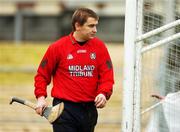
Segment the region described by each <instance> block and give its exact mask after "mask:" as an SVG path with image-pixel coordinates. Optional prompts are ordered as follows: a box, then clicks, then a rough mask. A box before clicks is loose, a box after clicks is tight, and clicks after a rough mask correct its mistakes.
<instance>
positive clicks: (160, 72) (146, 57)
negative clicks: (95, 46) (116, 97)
mask: <svg viewBox="0 0 180 132" xmlns="http://www.w3.org/2000/svg"><path fill="white" fill-rule="evenodd" d="M124 36H125V38H124V49H125V53H124V80H123V114H122V115H123V121H122V132H179V131H180V126H179V125H178V124H177V123H178V121H179V120H180V117H179V118H178V116H177V115H178V113H177V112H178V111H179V112H180V108H179V109H177V107H178V106H180V103H179V102H178V99H179V98H180V94H179V91H180V0H158V1H157V0H144V1H143V0H126V15H125V35H124ZM152 94H159V95H161V96H164V97H165V99H164V100H158V99H155V98H152V97H151V95H152Z"/></svg>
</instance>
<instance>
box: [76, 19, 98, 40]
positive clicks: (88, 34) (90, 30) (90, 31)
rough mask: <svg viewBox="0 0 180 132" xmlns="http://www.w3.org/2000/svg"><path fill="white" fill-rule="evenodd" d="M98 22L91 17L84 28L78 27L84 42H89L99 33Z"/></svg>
mask: <svg viewBox="0 0 180 132" xmlns="http://www.w3.org/2000/svg"><path fill="white" fill-rule="evenodd" d="M97 24H98V20H96V19H94V18H92V17H89V18H88V19H87V22H86V23H84V25H82V26H80V25H79V26H77V28H76V30H77V31H78V32H79V34H80V37H81V39H83V40H85V41H86V40H89V39H92V38H94V37H95V35H96V33H97V28H96V26H97Z"/></svg>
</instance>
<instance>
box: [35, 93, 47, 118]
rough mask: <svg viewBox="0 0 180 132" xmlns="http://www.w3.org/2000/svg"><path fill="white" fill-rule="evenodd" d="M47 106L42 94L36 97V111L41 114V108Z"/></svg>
mask: <svg viewBox="0 0 180 132" xmlns="http://www.w3.org/2000/svg"><path fill="white" fill-rule="evenodd" d="M46 107H47V102H46V100H45V97H44V96H41V97H39V98H38V99H37V106H36V113H37V114H39V115H41V116H42V112H43V110H44V109H45V108H46Z"/></svg>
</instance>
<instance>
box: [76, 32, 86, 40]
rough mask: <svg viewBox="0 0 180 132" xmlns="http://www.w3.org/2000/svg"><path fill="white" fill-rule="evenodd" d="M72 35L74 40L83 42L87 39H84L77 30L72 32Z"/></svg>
mask: <svg viewBox="0 0 180 132" xmlns="http://www.w3.org/2000/svg"><path fill="white" fill-rule="evenodd" d="M73 37H74V38H75V40H76V41H78V42H85V41H87V40H84V39H83V38H82V37H81V35H80V34H79V33H78V32H77V31H75V32H74V33H73Z"/></svg>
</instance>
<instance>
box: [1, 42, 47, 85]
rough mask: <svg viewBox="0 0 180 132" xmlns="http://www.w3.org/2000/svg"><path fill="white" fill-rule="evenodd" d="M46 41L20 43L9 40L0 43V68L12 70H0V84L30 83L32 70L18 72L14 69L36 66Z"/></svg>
mask: <svg viewBox="0 0 180 132" xmlns="http://www.w3.org/2000/svg"><path fill="white" fill-rule="evenodd" d="M47 48H48V43H43V44H39V43H37V44H36V43H25V44H21V45H16V44H11V43H10V42H9V43H7V42H1V43H0V70H3V69H5V70H6V69H10V70H11V71H13V72H0V84H1V85H16V84H17V85H19V84H26V83H31V82H32V81H33V77H34V75H35V73H34V72H24V73H23V72H18V71H16V69H21V68H29V69H34V70H36V68H37V67H38V65H39V63H40V61H41V59H42V57H43V55H44V53H45V51H46V49H47Z"/></svg>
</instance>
